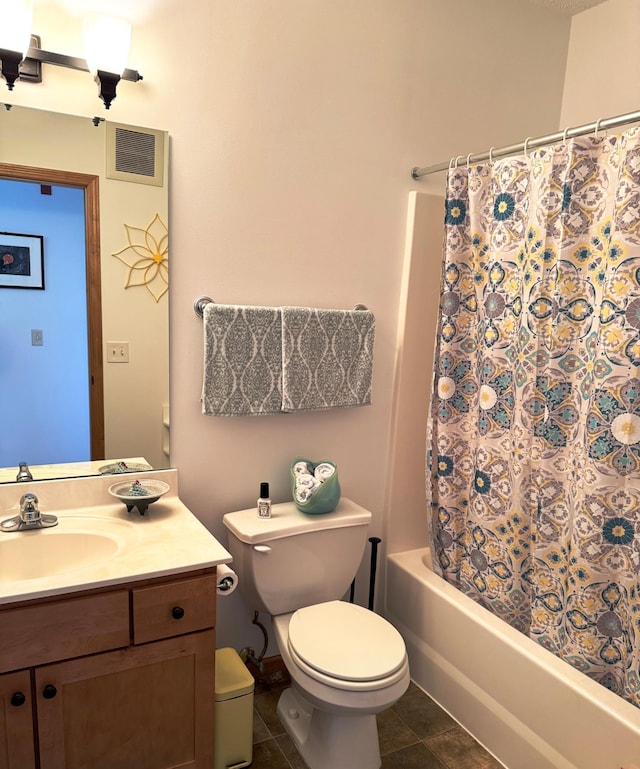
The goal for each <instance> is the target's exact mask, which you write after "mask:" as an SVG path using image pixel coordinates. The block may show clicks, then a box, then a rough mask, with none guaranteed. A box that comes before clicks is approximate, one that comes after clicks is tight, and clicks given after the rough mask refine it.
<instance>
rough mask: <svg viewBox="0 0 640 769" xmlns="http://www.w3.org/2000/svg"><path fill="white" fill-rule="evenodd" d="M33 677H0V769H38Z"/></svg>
mask: <svg viewBox="0 0 640 769" xmlns="http://www.w3.org/2000/svg"><path fill="white" fill-rule="evenodd" d="M35 766H36V754H35V747H34V739H33V708H32V703H31V677H30V675H29V671H28V670H20V671H18V672H17V673H5V674H3V675H0V769H35Z"/></svg>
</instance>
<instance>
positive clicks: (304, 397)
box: [282, 307, 375, 411]
mask: <svg viewBox="0 0 640 769" xmlns="http://www.w3.org/2000/svg"><path fill="white" fill-rule="evenodd" d="M374 332H375V319H374V317H373V313H372V312H370V311H369V310H318V309H313V308H309V307H283V308H282V410H283V411H317V410H320V409H333V408H349V407H351V406H366V405H368V404H370V403H371V374H372V367H373V341H374Z"/></svg>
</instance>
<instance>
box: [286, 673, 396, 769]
mask: <svg viewBox="0 0 640 769" xmlns="http://www.w3.org/2000/svg"><path fill="white" fill-rule="evenodd" d="M278 717H279V718H280V721H281V722H282V725H283V726H284V728H285V729H286V730H287V733H288V734H289V736H290V737H291V739H292V740H293V744H294V745H295V746H296V749H297V750H298V752H299V753H300V755H301V756H302V758H303V759H304V761H305V762H306V764H307V765H308V767H309V769H379V767H380V764H381V760H380V746H379V744H378V725H377V722H376V717H375V715H374V714H371V713H369V714H364V715H361V714H357V715H352V714H344V713H335V712H333V713H329V712H326V711H324V710H318V709H317V708H315V707H314V706H313V705H311V704H310V703H309V702H308V701H307V700H306V699H305V698H304V697H303V696H302V694H301V693H300V692H299V691H297V690H294V689H293V688H289V689H285V690H284V691H283V692H282V694H281V695H280V699H279V700H278Z"/></svg>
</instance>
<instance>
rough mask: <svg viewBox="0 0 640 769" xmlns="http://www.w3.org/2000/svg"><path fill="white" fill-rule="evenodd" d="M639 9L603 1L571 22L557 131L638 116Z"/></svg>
mask: <svg viewBox="0 0 640 769" xmlns="http://www.w3.org/2000/svg"><path fill="white" fill-rule="evenodd" d="M639 31H640V3H639V2H638V0H608V2H606V3H603V4H602V5H597V6H595V8H591V9H589V10H588V11H584V12H583V13H580V14H578V15H577V16H575V17H574V19H573V22H572V25H571V37H570V42H569V56H568V59H567V73H566V78H565V85H564V95H563V99H562V113H561V117H560V126H559V127H560V128H561V129H564V128H565V126H570V125H582V124H585V123H593V122H595V121H596V120H598V118H607V117H613V116H615V115H623V114H626V113H627V112H637V111H638V110H640V78H638V72H640V45H638V35H639Z"/></svg>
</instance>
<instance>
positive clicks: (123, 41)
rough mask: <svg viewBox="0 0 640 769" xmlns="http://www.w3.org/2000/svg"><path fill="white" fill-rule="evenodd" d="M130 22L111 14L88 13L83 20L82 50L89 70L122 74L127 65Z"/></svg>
mask: <svg viewBox="0 0 640 769" xmlns="http://www.w3.org/2000/svg"><path fill="white" fill-rule="evenodd" d="M130 44H131V24H129V22H128V21H125V20H124V19H115V18H113V17H112V16H103V15H101V14H90V15H89V16H87V17H86V18H85V21H84V50H85V58H86V60H87V65H88V67H89V70H90V71H91V72H93V73H94V74H95V73H96V72H97V71H98V70H102V71H103V72H111V73H113V74H115V75H122V73H123V72H124V70H125V69H126V67H127V59H128V57H129V45H130Z"/></svg>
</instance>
